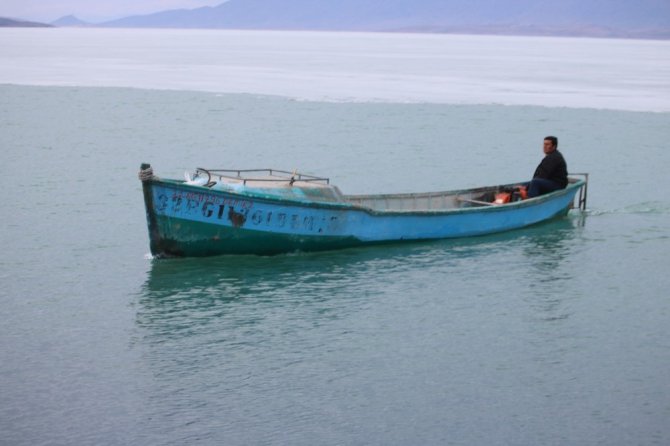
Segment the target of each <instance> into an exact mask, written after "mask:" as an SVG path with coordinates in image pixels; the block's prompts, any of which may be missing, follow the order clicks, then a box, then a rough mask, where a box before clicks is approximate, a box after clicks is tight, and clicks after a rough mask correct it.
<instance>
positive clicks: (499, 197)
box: [493, 192, 512, 204]
mask: <svg viewBox="0 0 670 446" xmlns="http://www.w3.org/2000/svg"><path fill="white" fill-rule="evenodd" d="M495 197H496V198H495V200H493V202H494V203H495V204H505V203H509V201H510V200H511V199H512V194H510V193H509V192H500V193H497V194H496V195H495Z"/></svg>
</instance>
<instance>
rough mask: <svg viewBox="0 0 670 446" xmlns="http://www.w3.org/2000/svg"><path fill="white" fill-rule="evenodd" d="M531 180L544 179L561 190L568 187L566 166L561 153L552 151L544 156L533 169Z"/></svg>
mask: <svg viewBox="0 0 670 446" xmlns="http://www.w3.org/2000/svg"><path fill="white" fill-rule="evenodd" d="M533 178H544V179H545V180H551V181H553V182H555V183H557V184H559V185H560V186H561V187H562V188H565V187H566V186H567V185H568V165H567V164H566V163H565V159H564V158H563V155H561V152H559V151H558V150H554V151H553V152H551V153H549V154H548V155H545V156H544V158H543V159H542V162H540V165H539V166H537V169H535V174H533Z"/></svg>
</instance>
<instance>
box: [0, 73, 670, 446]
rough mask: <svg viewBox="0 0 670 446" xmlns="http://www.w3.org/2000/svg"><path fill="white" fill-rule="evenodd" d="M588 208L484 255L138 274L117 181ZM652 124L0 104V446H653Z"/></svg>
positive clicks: (664, 278)
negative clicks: (552, 187)
mask: <svg viewBox="0 0 670 446" xmlns="http://www.w3.org/2000/svg"><path fill="white" fill-rule="evenodd" d="M547 134H556V135H557V136H559V139H560V149H561V150H562V152H563V153H564V155H565V156H566V158H567V161H568V165H569V168H570V170H571V171H572V172H589V173H590V174H591V183H590V186H589V203H588V207H589V211H588V212H587V213H586V214H585V215H579V214H571V215H570V216H568V217H567V218H565V219H560V220H557V221H554V222H551V223H549V224H545V225H541V226H536V227H533V228H530V229H527V230H523V231H515V232H510V233H506V234H502V235H498V236H490V237H481V238H473V239H467V240H457V241H441V242H431V243H418V244H406V245H391V246H384V247H373V248H366V249H351V250H343V251H338V252H327V253H318V254H292V255H285V256H276V257H253V256H243V257H218V258H208V259H180V260H151V259H150V258H148V256H147V254H148V251H149V249H148V238H147V230H146V221H145V216H144V209H143V202H142V193H141V185H140V182H139V181H138V180H137V177H136V173H137V170H138V168H139V165H140V163H141V162H150V163H151V164H152V165H153V167H154V169H155V171H156V173H157V174H158V175H163V176H174V177H181V175H182V174H183V171H184V170H185V169H192V168H194V167H196V166H201V167H212V168H229V167H231V168H238V167H239V168H253V167H277V168H282V169H285V170H293V169H294V168H298V169H300V170H301V171H305V172H306V173H314V174H318V175H324V176H330V177H331V181H332V182H333V183H334V184H336V185H338V186H339V187H340V188H341V189H342V190H343V192H344V193H374V192H418V191H427V190H445V189H452V188H465V187H471V186H477V185H482V184H493V183H506V182H513V181H518V180H522V179H525V178H527V177H528V176H529V175H530V174H531V173H532V172H533V170H534V168H535V166H536V164H537V163H538V162H539V159H540V157H541V154H542V153H541V144H542V138H543V137H544V136H545V135H547ZM669 137H670V114H668V113H641V112H615V111H598V110H589V109H579V110H577V109H569V108H542V107H515V106H514V107H513V106H466V105H463V106H456V105H421V104H404V105H400V104H395V105H394V104H351V103H342V104H337V103H318V102H297V101H291V100H288V99H280V98H273V97H263V96H250V95H216V94H208V93H187V92H161V91H146V90H132V89H99V88H56V87H17V86H6V85H4V86H0V166H1V170H0V173H1V175H0V185H1V186H2V189H1V190H2V191H3V194H4V195H3V196H4V199H3V205H2V208H1V209H2V211H1V212H2V214H1V215H2V227H1V228H2V230H1V231H0V242H1V244H2V247H3V253H2V255H1V256H0V281H1V284H2V286H1V287H0V318H1V320H2V322H1V323H0V431H1V432H2V437H3V440H2V441H1V442H0V443H3V444H9V445H36V444H96V445H104V444H151V445H172V444H175V445H177V444H179V445H182V444H226V445H250V444H292V445H303V444H304V445H311V444H332V445H335V444H337V445H340V444H351V445H358V444H379V445H382V444H383V445H389V444H397V445H407V444H467V445H473V444H481V445H495V444H514V445H525V444H606V445H613V444H620V445H630V444H644V445H647V444H659V445H662V444H667V443H668V442H669V441H670V428H669V427H668V424H667V420H668V419H669V418H670V382H669V381H668V378H667V374H668V372H667V371H668V370H669V369H670V341H669V340H668V336H667V327H668V326H670V304H669V301H668V297H667V296H668V291H667V290H668V289H669V287H670V277H669V275H668V260H667V253H668V251H669V249H670V218H668V217H669V214H670V198H669V197H670V188H669V187H668V183H667V173H666V170H667V167H668V166H670V155H669V154H668V153H669V152H668V151H667V148H666V145H667V141H668V139H669Z"/></svg>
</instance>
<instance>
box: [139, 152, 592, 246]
mask: <svg viewBox="0 0 670 446" xmlns="http://www.w3.org/2000/svg"><path fill="white" fill-rule="evenodd" d="M139 178H140V180H141V182H142V189H143V194H144V202H145V207H146V217H147V224H148V229H149V245H150V249H151V253H152V255H153V256H154V257H173V256H177V257H181V256H186V257H192V256H211V255H223V254H257V255H273V254H280V253H289V252H295V251H322V250H333V249H340V248H350V247H356V246H363V245H372V244H382V243H395V242H403V241H417V240H432V239H445V238H455V237H472V236H480V235H485V234H492V233H496V232H502V231H509V230H513V229H519V228H523V227H525V226H529V225H534V224H537V223H541V222H544V221H547V220H550V219H552V218H556V217H559V216H565V215H566V214H567V213H568V211H569V210H570V209H572V208H578V209H581V210H584V209H585V208H586V195H587V185H588V174H571V175H570V177H569V182H568V185H567V187H566V188H565V189H560V190H558V191H555V192H552V193H550V194H546V195H542V196H539V197H535V198H527V199H523V197H522V196H521V195H522V193H520V192H522V190H521V189H519V188H518V184H519V183H510V184H505V185H497V186H487V187H479V188H474V189H465V190H455V191H444V192H426V193H401V194H375V195H345V194H343V193H342V192H341V191H340V189H339V188H338V187H337V186H334V185H332V184H331V182H330V180H329V179H328V178H324V177H318V176H313V175H307V174H303V173H298V172H297V171H294V172H289V171H283V170H276V169H248V170H234V169H204V168H197V169H196V170H195V172H193V173H186V174H185V177H184V179H164V178H160V177H158V176H156V175H154V173H153V169H152V167H151V165H149V164H142V165H141V167H140V172H139ZM578 193H579V194H578Z"/></svg>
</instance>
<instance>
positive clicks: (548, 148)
mask: <svg viewBox="0 0 670 446" xmlns="http://www.w3.org/2000/svg"><path fill="white" fill-rule="evenodd" d="M557 147H558V138H556V137H555V136H547V137H546V138H544V147H543V149H544V153H545V154H549V153H551V152H553V151H554V150H556V148H557Z"/></svg>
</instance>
